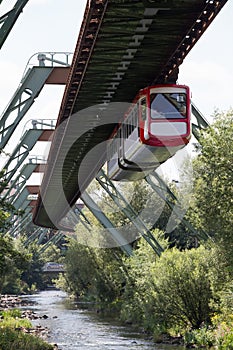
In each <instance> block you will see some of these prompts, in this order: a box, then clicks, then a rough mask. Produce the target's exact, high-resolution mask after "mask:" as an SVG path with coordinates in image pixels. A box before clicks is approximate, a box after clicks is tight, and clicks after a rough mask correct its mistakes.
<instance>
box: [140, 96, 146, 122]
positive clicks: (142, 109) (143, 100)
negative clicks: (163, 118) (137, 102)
mask: <svg viewBox="0 0 233 350" xmlns="http://www.w3.org/2000/svg"><path fill="white" fill-rule="evenodd" d="M146 109H147V108H146V98H143V99H141V116H142V120H146Z"/></svg>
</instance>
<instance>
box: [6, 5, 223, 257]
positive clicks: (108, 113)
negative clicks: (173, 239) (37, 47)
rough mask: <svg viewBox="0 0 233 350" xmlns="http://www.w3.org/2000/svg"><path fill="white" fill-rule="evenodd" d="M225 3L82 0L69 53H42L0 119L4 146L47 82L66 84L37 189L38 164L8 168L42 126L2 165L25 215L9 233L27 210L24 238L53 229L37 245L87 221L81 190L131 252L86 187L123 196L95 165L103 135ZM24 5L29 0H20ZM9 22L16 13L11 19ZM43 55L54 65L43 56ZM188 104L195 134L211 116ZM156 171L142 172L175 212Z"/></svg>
mask: <svg viewBox="0 0 233 350" xmlns="http://www.w3.org/2000/svg"><path fill="white" fill-rule="evenodd" d="M18 2H19V3H20V1H18ZM226 3H227V0H221V1H219V0H187V1H186V0H182V1H181V0H176V1H174V0H88V1H87V5H86V9H85V13H84V17H83V22H82V25H81V29H80V34H79V37H78V40H77V45H76V48H75V52H74V54H73V59H72V62H71V63H69V62H68V58H69V57H70V53H67V54H66V53H64V55H65V56H64V57H65V59H64V60H61V59H56V57H55V54H54V53H41V54H39V55H38V60H39V65H38V66H33V67H32V68H29V69H28V70H27V72H26V74H25V76H24V77H23V79H22V82H21V83H20V86H19V87H18V89H17V90H16V93H15V95H14V96H13V98H12V100H11V101H10V103H9V105H8V106H7V108H6V110H5V111H4V112H3V114H2V117H1V120H0V134H1V138H0V148H1V149H4V147H5V146H6V145H7V144H8V142H9V139H10V138H11V137H12V135H13V133H14V131H15V129H16V128H17V125H18V124H19V122H20V121H21V120H22V118H23V117H24V115H25V114H26V113H27V111H28V110H29V108H30V106H31V105H32V103H33V102H34V101H35V99H36V97H37V96H38V94H39V93H40V91H41V89H42V88H43V86H44V84H46V83H52V84H56V83H57V84H65V92H64V96H63V99H62V102H61V107H60V112H59V116H58V120H57V123H56V127H55V131H54V133H53V138H52V142H51V148H50V152H49V156H48V159H47V164H46V166H43V167H41V165H40V166H39V168H40V169H43V170H40V171H43V172H44V176H43V181H42V184H41V186H40V189H39V188H38V187H37V188H35V187H33V188H30V187H28V186H27V185H26V182H27V180H28V178H29V177H30V174H32V172H33V171H38V167H37V165H39V163H38V164H37V163H36V164H33V165H31V164H30V163H28V164H27V163H26V164H24V165H23V166H22V168H21V170H20V172H16V173H14V171H12V172H11V171H10V170H8V168H10V165H11V163H12V161H13V160H14V159H16V157H15V155H16V154H17V160H18V159H22V163H20V164H19V165H21V164H23V162H24V161H25V160H26V159H27V157H28V155H29V152H30V151H31V149H32V145H33V144H35V143H36V142H37V141H39V138H40V137H42V134H43V132H44V131H43V132H42V130H40V132H39V130H38V129H39V128H38V129H37V128H35V127H33V128H32V130H33V133H34V136H33V137H32V138H30V137H29V139H30V145H29V144H27V146H26V152H22V155H21V153H20V149H21V147H24V139H23V140H21V141H20V143H19V144H18V146H17V147H16V148H17V149H15V151H13V153H12V155H11V156H10V159H9V161H8V163H7V166H5V168H4V169H3V171H5V182H6V184H7V186H8V188H5V190H4V192H3V196H4V198H6V199H7V200H10V202H11V203H12V204H13V205H14V206H15V207H16V209H18V210H23V215H22V216H21V217H16V218H11V220H12V222H13V220H16V223H15V224H14V225H13V226H12V229H11V230H10V233H11V234H12V235H13V236H14V235H17V232H19V227H20V229H23V228H24V227H25V225H27V224H28V223H30V222H31V221H32V215H33V222H34V224H35V225H36V227H35V231H34V233H33V234H32V236H31V237H29V238H28V240H27V241H26V243H25V244H26V245H27V244H28V243H29V242H30V240H31V241H33V240H34V239H38V241H41V240H42V239H43V235H45V233H46V230H50V229H52V230H56V231H57V234H56V235H55V238H53V239H52V240H49V241H48V244H47V245H46V246H45V247H44V248H42V250H43V249H46V247H47V246H49V245H50V244H51V243H52V242H53V241H58V240H59V239H62V237H64V234H65V231H66V229H69V227H67V226H66V221H67V222H69V221H72V220H73V222H74V223H75V222H79V221H81V222H82V223H83V225H85V226H86V227H88V228H89V229H90V230H91V223H90V222H88V219H87V218H86V217H85V214H84V213H83V212H82V210H81V209H80V208H78V207H77V204H76V203H77V200H78V199H79V198H81V199H82V200H83V203H84V204H85V205H86V207H87V208H89V209H90V210H91V211H92V213H93V214H94V215H95V216H96V217H97V219H98V220H99V221H100V223H101V224H102V225H103V226H104V227H105V228H107V229H108V230H109V232H110V233H111V234H112V236H113V238H114V240H115V241H116V242H117V243H118V245H119V246H121V247H122V250H123V251H124V252H125V253H126V254H128V255H130V254H131V253H132V247H131V245H130V244H129V243H128V242H127V241H126V240H125V238H124V236H123V235H122V234H120V233H119V232H118V231H117V230H116V229H115V228H114V227H113V226H112V224H111V222H110V221H109V219H108V218H107V217H106V216H105V214H104V213H102V211H101V210H100V209H99V208H98V206H97V204H96V203H93V200H92V199H91V198H90V197H89V196H88V195H87V193H86V191H85V190H86V188H87V187H88V185H89V184H90V183H91V181H92V180H93V179H94V178H96V179H97V181H98V182H99V184H100V185H101V186H102V188H103V189H104V190H105V191H106V192H107V193H108V194H109V195H110V196H111V198H113V199H114V201H115V202H116V203H117V204H120V203H122V202H124V201H125V198H124V197H123V196H122V195H121V194H120V193H119V191H118V190H117V189H116V187H115V186H114V184H113V183H112V182H111V181H110V180H109V179H108V178H107V177H106V175H105V174H104V172H103V170H101V171H100V169H101V168H102V166H103V165H104V163H105V161H106V144H105V142H104V141H106V140H108V139H109V137H110V135H111V133H112V131H113V129H114V127H115V125H116V124H117V123H118V122H119V121H120V120H121V118H122V117H123V115H124V113H125V110H126V106H127V104H128V103H131V102H132V100H133V98H134V96H135V95H136V93H137V92H138V90H140V89H141V88H143V87H145V86H148V85H153V84H157V83H167V82H172V83H175V82H176V81H177V79H178V74H179V66H180V65H181V64H182V62H183V60H184V59H185V57H186V56H187V55H188V53H189V52H190V50H191V49H192V47H193V46H194V45H195V44H196V42H197V41H198V40H199V39H200V37H201V36H202V34H203V33H204V32H205V30H206V29H207V28H208V26H209V25H210V24H211V23H212V21H213V20H214V19H215V17H216V16H217V15H218V14H219V12H220V11H221V9H222V7H223V6H224V5H225V4H226ZM23 4H24V5H25V4H26V1H21V5H23ZM15 17H17V14H15ZM12 26H13V22H12V24H11V26H10V28H12ZM0 34H1V32H0ZM0 38H1V37H0ZM4 38H6V37H4ZM4 40H5V39H4ZM2 42H3V40H2ZM48 62H49V63H51V65H47V63H48ZM192 112H193V116H194V117H195V118H196V122H194V123H193V125H192V130H193V134H194V135H195V136H196V137H198V132H199V131H198V130H199V129H201V128H205V127H207V125H208V123H207V121H206V120H205V118H204V117H203V116H202V115H201V114H200V112H199V111H198V109H197V108H196V107H195V106H194V105H192ZM34 126H35V125H34ZM36 129H37V130H36ZM46 132H47V137H48V136H51V134H50V132H51V129H49V128H48V129H47V130H46ZM31 134H32V131H31ZM49 134H50V135H49ZM35 135H36V136H35ZM25 138H26V139H27V135H25ZM46 140H48V138H47V139H46ZM87 155H89V156H88V157H87ZM15 168H17V167H14V169H15ZM17 169H18V168H17ZM36 169H37V170H36ZM77 174H78V176H77ZM154 176H155V177H156V181H157V184H156V185H155V183H154V182H153V181H152V179H151V177H148V178H147V179H146V181H147V182H148V183H150V185H151V186H152V188H153V189H154V190H155V191H157V193H159V195H160V197H161V198H164V200H165V201H166V202H167V203H168V205H169V206H170V207H171V209H172V210H173V211H174V212H175V213H176V215H177V216H178V217H179V210H178V209H179V203H178V205H176V204H174V200H177V199H176V198H175V197H174V194H173V193H172V192H171V191H170V189H169V188H168V187H167V185H166V184H165V183H164V182H163V180H162V179H161V178H159V177H158V175H155V174H154ZM152 177H153V176H152ZM30 196H31V197H30ZM125 203H126V202H125ZM126 204H127V209H128V210H127V212H125V214H126V215H127V216H128V217H129V219H130V220H131V221H132V222H133V223H134V225H135V226H136V229H137V230H138V231H139V232H140V234H141V235H142V236H143V237H144V238H145V239H146V240H147V241H148V243H149V244H150V245H151V246H152V248H153V249H154V250H155V252H156V253H157V254H158V255H160V253H161V251H162V247H161V246H160V245H159V243H158V242H157V241H156V239H155V238H154V237H153V235H151V232H150V230H149V229H148V228H147V227H146V225H145V224H144V223H143V222H141V221H138V220H135V213H134V211H133V208H131V207H130V205H129V203H126ZM122 210H124V206H122ZM67 217H68V220H66V218H67ZM183 223H184V224H185V225H186V226H187V227H188V228H189V230H190V232H191V234H194V235H199V236H202V237H203V236H205V234H204V233H200V232H195V230H194V229H193V228H192V226H191V225H190V224H189V223H188V222H185V220H183ZM37 226H39V227H42V228H43V229H38V227H37Z"/></svg>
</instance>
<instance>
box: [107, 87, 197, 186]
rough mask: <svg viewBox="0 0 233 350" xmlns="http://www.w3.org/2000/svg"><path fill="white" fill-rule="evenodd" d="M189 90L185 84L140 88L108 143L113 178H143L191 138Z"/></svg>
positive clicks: (118, 179)
mask: <svg viewBox="0 0 233 350" xmlns="http://www.w3.org/2000/svg"><path fill="white" fill-rule="evenodd" d="M190 119H191V101H190V91H189V88H188V87H187V86H185V85H174V84H173V85H171V84H166V85H157V86H151V87H147V88H145V89H143V90H140V92H139V94H138V95H137V97H136V98H135V100H134V102H133V104H132V106H131V107H130V109H129V111H128V112H127V113H126V115H125V118H124V119H123V121H122V123H121V124H119V127H118V128H117V129H116V130H115V132H114V134H113V135H112V137H111V139H110V140H109V144H108V150H107V152H108V162H107V167H108V176H109V177H110V178H111V179H112V180H116V181H124V180H138V179H140V178H143V177H145V176H146V175H147V174H148V173H150V172H152V171H153V170H155V169H156V168H158V167H159V165H160V164H162V163H164V162H165V161H166V160H167V159H169V158H170V157H172V156H173V155H174V154H175V153H176V152H177V151H178V150H180V149H182V148H183V147H184V146H185V145H186V144H187V143H188V142H189V139H190V137H191V130H190V124H191V122H190Z"/></svg>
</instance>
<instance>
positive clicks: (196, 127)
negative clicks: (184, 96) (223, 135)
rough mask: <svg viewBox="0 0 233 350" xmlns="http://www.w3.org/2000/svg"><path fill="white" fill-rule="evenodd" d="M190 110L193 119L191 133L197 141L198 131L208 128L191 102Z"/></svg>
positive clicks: (203, 118) (206, 122)
mask: <svg viewBox="0 0 233 350" xmlns="http://www.w3.org/2000/svg"><path fill="white" fill-rule="evenodd" d="M191 110H192V115H193V116H194V117H195V123H194V122H192V133H193V135H194V136H195V137H196V139H197V140H198V141H199V138H200V130H203V129H206V128H207V127H208V126H209V123H208V121H207V120H206V119H205V117H204V116H203V114H202V113H201V112H200V111H199V110H198V108H197V107H196V106H195V104H194V103H193V102H192V104H191Z"/></svg>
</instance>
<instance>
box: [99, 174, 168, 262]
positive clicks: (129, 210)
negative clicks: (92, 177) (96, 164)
mask: <svg viewBox="0 0 233 350" xmlns="http://www.w3.org/2000/svg"><path fill="white" fill-rule="evenodd" d="M96 180H97V181H98V183H99V184H100V185H101V187H102V188H103V189H104V190H105V191H106V192H107V193H108V194H109V196H110V197H111V198H112V199H113V201H114V202H115V203H116V205H117V206H118V208H119V209H120V210H121V211H122V212H123V213H124V214H125V215H126V217H127V218H129V220H130V222H131V223H132V224H133V225H134V226H135V227H136V229H137V231H138V233H139V234H140V236H142V237H143V238H144V239H145V240H146V241H147V242H148V243H149V245H150V246H151V247H152V249H153V250H154V251H155V252H156V254H157V255H158V256H160V255H161V253H162V252H163V251H164V249H163V247H162V246H161V245H160V243H159V242H158V241H157V240H156V238H155V237H154V236H153V235H152V233H151V232H150V230H149V229H148V228H147V227H146V225H145V224H144V222H143V221H142V219H141V218H140V216H139V215H138V214H137V213H136V212H135V210H134V209H133V207H132V206H131V205H130V203H129V202H128V201H127V200H126V199H125V198H124V196H123V195H122V194H121V193H120V192H119V191H118V190H117V188H116V187H115V185H114V184H113V182H112V181H111V180H110V179H109V178H108V177H107V175H106V174H105V173H104V171H103V170H100V172H99V173H98V176H97V177H96Z"/></svg>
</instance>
